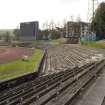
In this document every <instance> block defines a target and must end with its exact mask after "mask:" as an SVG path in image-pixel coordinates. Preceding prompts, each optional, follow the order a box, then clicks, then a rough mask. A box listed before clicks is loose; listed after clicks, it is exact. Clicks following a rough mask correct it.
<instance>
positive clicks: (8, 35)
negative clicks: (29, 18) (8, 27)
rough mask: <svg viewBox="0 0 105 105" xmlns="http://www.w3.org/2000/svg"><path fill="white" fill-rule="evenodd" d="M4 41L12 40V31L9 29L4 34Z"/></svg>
mask: <svg viewBox="0 0 105 105" xmlns="http://www.w3.org/2000/svg"><path fill="white" fill-rule="evenodd" d="M4 41H5V42H10V41H11V38H10V33H9V32H8V31H7V32H6V33H5V34H4Z"/></svg>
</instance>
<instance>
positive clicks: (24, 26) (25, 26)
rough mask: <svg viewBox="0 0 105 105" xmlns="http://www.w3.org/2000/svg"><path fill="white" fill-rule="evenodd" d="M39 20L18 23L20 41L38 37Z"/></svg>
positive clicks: (32, 39)
mask: <svg viewBox="0 0 105 105" xmlns="http://www.w3.org/2000/svg"><path fill="white" fill-rule="evenodd" d="M38 31H39V22H38V21H34V22H24V23H20V32H21V37H20V40H21V41H34V40H37V39H38Z"/></svg>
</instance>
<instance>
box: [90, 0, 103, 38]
mask: <svg viewBox="0 0 105 105" xmlns="http://www.w3.org/2000/svg"><path fill="white" fill-rule="evenodd" d="M92 31H93V32H95V33H96V34H97V35H100V36H101V37H103V38H105V2H102V3H101V4H100V5H99V6H98V8H97V10H96V13H95V16H94V17H93V20H92Z"/></svg>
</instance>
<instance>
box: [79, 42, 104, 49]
mask: <svg viewBox="0 0 105 105" xmlns="http://www.w3.org/2000/svg"><path fill="white" fill-rule="evenodd" d="M81 45H83V46H86V47H92V48H105V44H102V43H97V42H96V41H81Z"/></svg>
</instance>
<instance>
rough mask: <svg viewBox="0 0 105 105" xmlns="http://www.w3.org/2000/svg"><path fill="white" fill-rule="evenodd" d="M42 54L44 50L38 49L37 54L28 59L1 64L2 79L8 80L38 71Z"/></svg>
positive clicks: (0, 73)
mask: <svg viewBox="0 0 105 105" xmlns="http://www.w3.org/2000/svg"><path fill="white" fill-rule="evenodd" d="M42 55H43V52H42V51H41V50H39V49H36V50H35V54H34V55H33V56H31V57H29V60H28V61H22V60H17V61H13V62H10V63H8V64H3V65H0V80H7V79H11V78H15V77H18V76H21V75H24V74H27V73H31V72H34V71H37V68H38V65H39V62H40V60H41V58H42Z"/></svg>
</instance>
